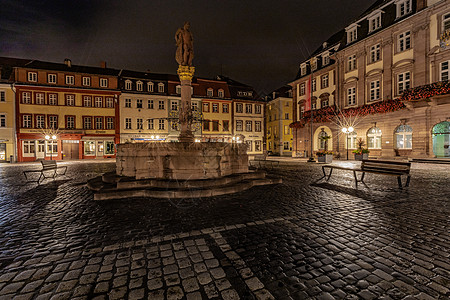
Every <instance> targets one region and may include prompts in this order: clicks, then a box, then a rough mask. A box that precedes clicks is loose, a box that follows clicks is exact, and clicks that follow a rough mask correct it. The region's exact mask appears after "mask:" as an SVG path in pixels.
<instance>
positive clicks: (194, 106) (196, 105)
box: [191, 102, 198, 111]
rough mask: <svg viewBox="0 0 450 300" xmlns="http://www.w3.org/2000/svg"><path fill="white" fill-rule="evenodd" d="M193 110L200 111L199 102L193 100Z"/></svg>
mask: <svg viewBox="0 0 450 300" xmlns="http://www.w3.org/2000/svg"><path fill="white" fill-rule="evenodd" d="M191 109H192V111H198V102H191Z"/></svg>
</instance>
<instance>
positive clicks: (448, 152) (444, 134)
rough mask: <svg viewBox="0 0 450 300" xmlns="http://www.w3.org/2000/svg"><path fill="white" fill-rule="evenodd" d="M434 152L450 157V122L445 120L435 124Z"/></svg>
mask: <svg viewBox="0 0 450 300" xmlns="http://www.w3.org/2000/svg"><path fill="white" fill-rule="evenodd" d="M432 136H433V153H434V155H436V157H450V122H448V121H444V122H441V123H438V124H436V125H434V127H433V131H432Z"/></svg>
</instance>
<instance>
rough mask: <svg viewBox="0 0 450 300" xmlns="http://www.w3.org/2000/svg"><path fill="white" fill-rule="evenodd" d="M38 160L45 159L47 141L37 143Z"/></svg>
mask: <svg viewBox="0 0 450 300" xmlns="http://www.w3.org/2000/svg"><path fill="white" fill-rule="evenodd" d="M36 159H45V141H37V151H36Z"/></svg>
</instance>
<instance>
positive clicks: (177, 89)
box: [175, 85, 181, 95]
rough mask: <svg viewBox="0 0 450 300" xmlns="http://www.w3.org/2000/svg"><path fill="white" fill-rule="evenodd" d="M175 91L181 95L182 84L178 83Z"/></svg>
mask: <svg viewBox="0 0 450 300" xmlns="http://www.w3.org/2000/svg"><path fill="white" fill-rule="evenodd" d="M175 92H176V93H177V94H178V95H180V94H181V85H177V87H176V88H175Z"/></svg>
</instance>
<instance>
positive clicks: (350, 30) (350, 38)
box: [345, 24, 358, 44]
mask: <svg viewBox="0 0 450 300" xmlns="http://www.w3.org/2000/svg"><path fill="white" fill-rule="evenodd" d="M345 31H346V32H347V43H348V44H350V43H353V42H354V41H356V40H357V39H358V25H356V24H355V25H352V26H349V27H347V28H346V29H345Z"/></svg>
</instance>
